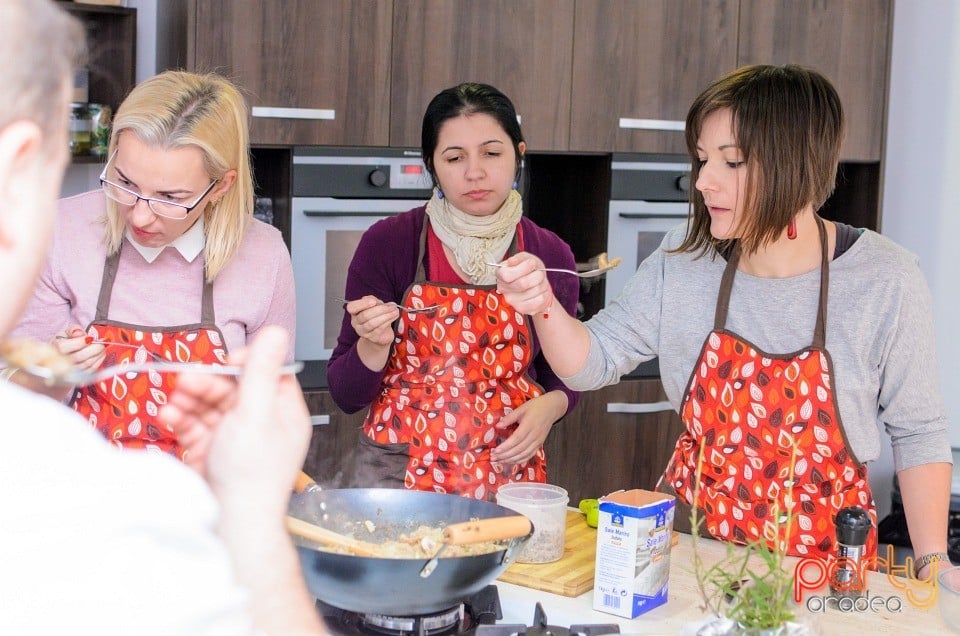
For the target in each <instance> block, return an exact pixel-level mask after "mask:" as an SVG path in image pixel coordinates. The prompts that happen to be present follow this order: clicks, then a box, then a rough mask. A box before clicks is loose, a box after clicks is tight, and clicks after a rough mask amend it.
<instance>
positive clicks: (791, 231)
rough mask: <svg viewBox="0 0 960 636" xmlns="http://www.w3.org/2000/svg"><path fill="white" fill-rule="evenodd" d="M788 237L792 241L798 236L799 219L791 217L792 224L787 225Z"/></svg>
mask: <svg viewBox="0 0 960 636" xmlns="http://www.w3.org/2000/svg"><path fill="white" fill-rule="evenodd" d="M787 238H788V239H790V240H791V241H792V240H793V239H795V238H797V219H796V218H792V219H790V225H788V226H787Z"/></svg>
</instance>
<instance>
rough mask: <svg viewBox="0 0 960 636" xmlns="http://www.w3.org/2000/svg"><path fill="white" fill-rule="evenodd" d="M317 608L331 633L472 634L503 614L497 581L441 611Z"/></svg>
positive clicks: (373, 635)
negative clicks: (406, 613)
mask: <svg viewBox="0 0 960 636" xmlns="http://www.w3.org/2000/svg"><path fill="white" fill-rule="evenodd" d="M317 609H318V610H319V612H320V615H321V616H322V617H323V619H324V621H325V622H326V625H327V628H328V629H329V630H330V632H331V633H334V634H340V635H344V636H351V635H355V634H356V635H370V636H381V635H386V636H448V635H451V636H452V635H455V634H473V633H475V632H474V630H475V629H476V628H477V627H478V626H482V625H484V624H487V623H490V624H492V623H494V622H495V621H497V620H499V619H501V618H503V612H502V611H501V609H500V595H499V593H498V592H497V586H496V585H488V586H486V587H485V588H483V589H482V590H480V591H479V592H477V593H476V594H474V595H473V596H471V597H470V598H468V599H466V600H465V601H464V603H463V604H462V605H457V606H455V607H451V608H449V609H445V610H441V611H439V612H431V613H429V614H414V615H410V616H386V615H383V614H363V613H360V612H350V611H346V610H342V609H339V608H337V607H333V606H331V605H328V604H327V603H324V602H322V601H317Z"/></svg>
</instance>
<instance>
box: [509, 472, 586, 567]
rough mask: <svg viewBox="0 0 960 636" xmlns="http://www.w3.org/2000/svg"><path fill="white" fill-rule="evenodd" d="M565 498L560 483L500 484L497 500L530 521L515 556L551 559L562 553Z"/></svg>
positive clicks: (541, 560) (529, 560) (532, 560)
mask: <svg viewBox="0 0 960 636" xmlns="http://www.w3.org/2000/svg"><path fill="white" fill-rule="evenodd" d="M568 501H569V497H568V496H567V491H566V490H564V489H563V488H561V487H560V486H552V485H550V484H537V483H529V482H520V483H512V484H504V485H503V486H501V487H500V490H499V491H498V492H497V503H498V504H500V505H501V506H504V507H506V508H510V509H511V510H515V511H517V512H519V513H520V514H522V515H526V516H527V517H528V518H529V519H530V521H532V522H533V536H532V537H530V540H529V541H527V544H526V545H525V546H524V548H523V550H522V551H521V552H520V554H519V555H518V556H517V562H519V563H550V562H551V561H556V560H558V559H560V558H561V557H562V556H563V540H564V537H563V535H564V533H565V532H566V530H567V502H568Z"/></svg>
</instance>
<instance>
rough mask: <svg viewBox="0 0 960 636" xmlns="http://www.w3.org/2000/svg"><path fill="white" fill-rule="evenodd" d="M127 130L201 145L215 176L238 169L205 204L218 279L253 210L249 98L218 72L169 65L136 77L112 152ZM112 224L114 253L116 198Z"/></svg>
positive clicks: (165, 143)
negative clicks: (214, 198) (216, 197)
mask: <svg viewBox="0 0 960 636" xmlns="http://www.w3.org/2000/svg"><path fill="white" fill-rule="evenodd" d="M126 131H130V132H131V133H132V134H134V135H136V136H137V138H138V139H140V141H142V142H144V143H146V144H148V145H151V146H155V147H158V148H162V149H168V150H170V149H174V148H183V147H185V146H195V147H197V148H199V149H200V151H201V152H202V153H203V164H204V169H205V170H206V171H207V174H208V175H209V177H210V178H211V179H220V178H222V177H223V175H224V174H225V173H226V172H227V171H229V170H236V171H237V179H236V182H235V183H234V184H233V187H231V188H230V189H229V190H227V191H226V192H225V193H224V195H223V196H222V198H220V199H219V201H217V202H210V203H208V204H207V206H206V208H205V209H204V211H203V214H204V233H205V235H206V244H205V246H204V249H203V256H204V259H205V263H206V278H207V280H208V281H212V280H214V279H215V278H216V277H217V274H219V273H220V272H221V271H222V270H223V268H224V267H225V266H226V264H227V263H228V262H229V261H230V259H231V258H233V255H234V254H236V252H237V250H238V249H239V248H240V242H241V241H242V240H243V234H244V231H245V230H246V227H247V224H248V223H249V222H250V219H251V218H252V217H253V176H252V172H251V169H250V151H249V132H248V129H247V104H246V101H244V99H243V96H242V95H241V94H240V92H239V91H238V90H237V89H236V87H234V86H233V84H231V83H230V82H229V81H227V80H226V79H224V78H222V77H220V76H219V75H215V74H206V75H199V74H196V73H187V72H185V71H165V72H163V73H160V74H159V75H156V76H154V77H151V78H150V79H148V80H145V81H143V82H141V83H140V84H138V85H137V86H136V87H135V88H134V89H133V90H132V91H131V92H130V94H129V95H128V96H127V98H126V99H125V100H123V103H122V104H121V105H120V108H118V109H117V114H116V116H115V117H114V120H113V131H112V132H111V134H110V150H109V155H112V154H113V152H114V151H115V150H116V147H117V140H118V139H119V137H120V134H121V133H123V132H126ZM106 225H107V228H106V240H107V252H108V253H109V254H114V253H116V252H117V251H118V250H119V249H120V244H121V243H122V241H123V236H124V233H125V232H126V223H125V222H124V220H123V215H122V214H121V213H120V210H119V205H118V204H117V203H116V202H114V201H112V200H110V199H107V223H106Z"/></svg>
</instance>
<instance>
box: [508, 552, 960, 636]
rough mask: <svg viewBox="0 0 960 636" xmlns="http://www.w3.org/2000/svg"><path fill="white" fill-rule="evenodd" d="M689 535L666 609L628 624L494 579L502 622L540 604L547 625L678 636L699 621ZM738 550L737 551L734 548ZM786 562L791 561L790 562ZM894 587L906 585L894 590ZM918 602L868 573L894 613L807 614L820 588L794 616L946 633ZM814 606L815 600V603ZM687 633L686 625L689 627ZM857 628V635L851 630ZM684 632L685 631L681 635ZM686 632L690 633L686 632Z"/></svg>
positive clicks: (527, 619) (829, 631) (710, 556)
mask: <svg viewBox="0 0 960 636" xmlns="http://www.w3.org/2000/svg"><path fill="white" fill-rule="evenodd" d="M690 540H691V537H690V535H687V534H681V535H680V541H679V543H678V544H677V545H676V546H674V547H673V549H672V552H671V557H670V582H669V586H670V587H669V592H668V600H667V603H666V605H662V606H660V607H656V608H654V609H652V610H650V611H649V612H647V613H646V614H641V615H640V616H639V617H637V618H635V619H633V620H628V619H625V618H621V617H619V616H615V615H613V614H607V613H605V612H598V611H594V610H593V609H592V607H593V592H592V591H591V592H587V593H585V594H583V595H581V596H578V597H576V598H568V597H565V596H559V595H557V594H549V593H546V592H541V591H538V590H533V589H530V588H526V587H521V586H518V585H512V584H510V583H504V582H503V581H497V582H496V584H497V588H498V590H499V592H500V602H501V605H502V608H503V620H502V621H500V622H502V623H517V624H524V625H527V624H530V623H531V622H532V621H533V616H534V608H535V606H536V604H537V603H538V602H539V603H540V604H541V606H542V607H543V609H544V612H545V613H546V616H547V621H548V623H549V624H551V625H558V626H569V625H572V624H585V623H586V624H589V623H608V624H618V625H619V626H620V631H621V633H623V634H680V633H681V631H682V630H683V628H684V626H685V625H690V624H692V623H695V622H697V621H700V620H702V619H703V618H704V612H703V611H702V610H701V609H700V595H699V593H698V591H697V584H696V579H695V578H694V576H693V573H692V570H691V567H692V566H691V563H692V550H691V546H690ZM735 549H742V548H735ZM698 550H699V552H700V555H701V557H702V558H703V560H704V562H705V563H707V564H712V563H714V562H716V561H717V560H719V559H720V558H722V557H723V556H724V550H725V544H723V543H720V542H718V541H713V540H709V539H704V540H701V542H700V544H699V545H698ZM791 562H792V563H793V562H796V559H792V560H791ZM894 583H898V584H900V585H902V586H905V587H904V588H903V589H896V588H895V587H894ZM909 591H913V592H914V594H915V595H916V596H917V597H919V598H921V599H923V598H928V596H927V595H928V594H929V592H927V591H926V590H925V589H920V588H918V583H917V582H916V581H913V580H908V579H902V578H898V577H895V578H894V579H893V580H891V579H889V578H888V577H887V575H885V574H881V573H877V572H871V573H870V574H869V576H868V585H867V593H868V594H869V598H870V599H876V598H877V597H883V598H884V599H885V600H886V599H889V598H890V597H896V599H897V600H898V601H900V604H901V605H902V607H901V609H900V611H899V612H892V611H888V610H887V608H886V606H882V605H879V603H880V601H877V600H874V603H876V604H878V611H871V610H869V609H868V610H866V611H864V612H854V611H850V612H843V611H841V610H839V609H836V608H830V609H827V610H826V612H825V613H813V612H810V611H808V610H807V606H806V604H807V603H808V602H809V601H810V597H811V594H813V595H816V596H822V595H824V594H829V590H819V591H816V592H813V593H810V592H805V593H804V596H803V601H802V604H801V605H800V606H799V607H798V608H797V615H798V619H799V618H801V617H802V618H805V619H807V620H808V621H809V622H810V623H812V624H814V625H816V626H818V627H819V629H820V632H819V634H820V635H821V636H832V635H834V634H836V635H843V636H849V635H850V634H855V633H859V634H864V633H868V632H869V633H871V634H918V635H919V634H945V633H948V631H949V630H948V628H947V627H946V626H945V625H944V623H943V621H942V620H941V618H940V610H939V608H938V607H937V606H936V605H934V606H933V607H930V608H929V609H920V608H917V607H915V606H914V605H912V604H911V603H910V602H909V601H908V600H907V593H908V592H909ZM897 600H895V601H890V602H889V603H888V604H889V605H890V607H891V608H894V609H895V608H896V606H897ZM814 602H815V603H819V600H815V601H814ZM688 629H689V627H688ZM853 630H856V631H853ZM684 633H686V632H684ZM690 633H694V631H691V632H690Z"/></svg>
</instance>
